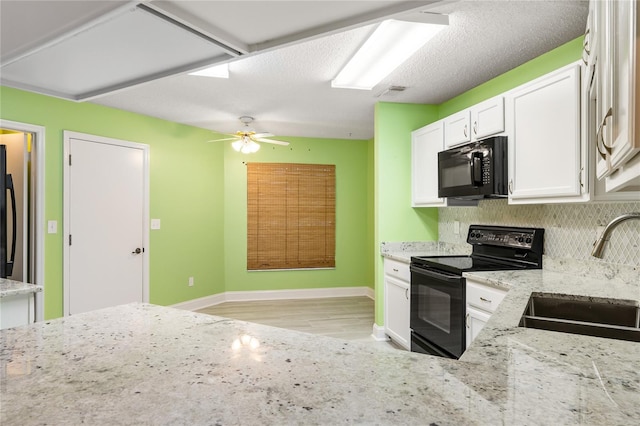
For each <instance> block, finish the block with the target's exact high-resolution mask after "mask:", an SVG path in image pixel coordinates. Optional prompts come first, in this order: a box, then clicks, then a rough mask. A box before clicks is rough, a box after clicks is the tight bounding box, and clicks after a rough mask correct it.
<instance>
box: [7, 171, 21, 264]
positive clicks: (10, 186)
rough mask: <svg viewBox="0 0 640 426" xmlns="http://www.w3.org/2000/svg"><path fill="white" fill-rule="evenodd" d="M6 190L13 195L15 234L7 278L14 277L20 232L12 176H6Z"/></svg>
mask: <svg viewBox="0 0 640 426" xmlns="http://www.w3.org/2000/svg"><path fill="white" fill-rule="evenodd" d="M6 188H7V189H8V190H9V193H10V194H11V216H12V218H13V220H12V223H13V232H12V233H11V260H8V261H7V270H6V272H7V276H10V275H13V262H14V261H15V259H16V231H17V230H18V224H17V219H18V213H17V206H16V192H15V190H14V189H13V178H12V177H11V175H7V176H6Z"/></svg>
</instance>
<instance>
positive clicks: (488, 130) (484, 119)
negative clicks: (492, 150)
mask: <svg viewBox="0 0 640 426" xmlns="http://www.w3.org/2000/svg"><path fill="white" fill-rule="evenodd" d="M471 132H472V136H473V139H482V138H484V137H487V136H490V135H495V134H496V133H500V132H504V98H503V97H502V96H498V97H495V98H492V99H489V100H487V101H484V102H481V103H479V104H478V105H476V106H474V107H473V108H471Z"/></svg>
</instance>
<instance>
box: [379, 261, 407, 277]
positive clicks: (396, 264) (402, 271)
mask: <svg viewBox="0 0 640 426" xmlns="http://www.w3.org/2000/svg"><path fill="white" fill-rule="evenodd" d="M384 273H385V275H390V276H392V277H396V278H398V279H401V280H403V281H406V282H407V283H409V282H411V272H410V271H409V264H408V263H404V262H400V261H397V260H393V259H385V260H384Z"/></svg>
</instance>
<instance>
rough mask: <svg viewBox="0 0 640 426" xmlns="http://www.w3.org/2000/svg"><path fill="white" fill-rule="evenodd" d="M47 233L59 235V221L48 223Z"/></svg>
mask: <svg viewBox="0 0 640 426" xmlns="http://www.w3.org/2000/svg"><path fill="white" fill-rule="evenodd" d="M47 232H48V233H49V234H57V233H58V221H57V220H50V221H49V222H47Z"/></svg>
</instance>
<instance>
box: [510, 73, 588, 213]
mask: <svg viewBox="0 0 640 426" xmlns="http://www.w3.org/2000/svg"><path fill="white" fill-rule="evenodd" d="M580 92H581V87H580V66H579V65H577V64H573V65H570V66H567V67H563V68H561V69H559V70H557V71H555V72H552V73H550V74H547V75H545V76H543V77H540V78H538V79H536V80H533V81H532V82H530V83H527V84H525V85H523V86H520V87H519V88H517V89H515V90H513V91H512V92H509V93H508V95H507V101H506V103H507V108H506V122H507V133H508V136H509V203H511V204H527V203H536V204H538V203H560V202H576V201H586V200H588V198H589V194H588V192H586V191H585V188H584V185H583V182H585V173H584V167H583V165H584V164H586V161H587V160H586V157H587V155H586V142H584V141H583V139H582V138H581V132H580V123H581V121H580V117H581V103H580ZM585 141H586V139H585Z"/></svg>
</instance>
